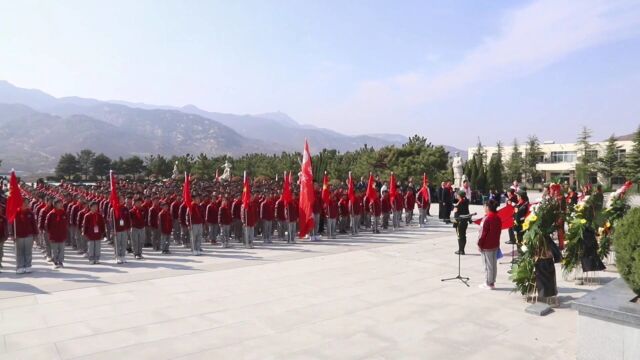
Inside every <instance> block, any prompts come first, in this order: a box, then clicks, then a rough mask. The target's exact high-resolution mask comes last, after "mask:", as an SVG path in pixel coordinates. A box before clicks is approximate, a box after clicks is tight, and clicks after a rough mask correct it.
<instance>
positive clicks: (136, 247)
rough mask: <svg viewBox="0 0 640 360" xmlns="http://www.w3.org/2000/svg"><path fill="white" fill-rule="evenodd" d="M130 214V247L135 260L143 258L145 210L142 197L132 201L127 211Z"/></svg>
mask: <svg viewBox="0 0 640 360" xmlns="http://www.w3.org/2000/svg"><path fill="white" fill-rule="evenodd" d="M129 215H130V216H131V247H132V248H133V256H134V257H135V259H136V260H141V259H144V257H143V256H142V249H143V247H144V238H145V231H146V230H145V225H146V223H147V221H146V215H147V211H146V210H145V208H144V207H143V206H142V199H140V198H136V199H135V200H134V202H133V209H131V211H130V212H129Z"/></svg>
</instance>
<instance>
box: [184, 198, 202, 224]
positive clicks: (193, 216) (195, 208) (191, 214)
mask: <svg viewBox="0 0 640 360" xmlns="http://www.w3.org/2000/svg"><path fill="white" fill-rule="evenodd" d="M187 223H188V224H189V225H199V224H204V211H202V206H200V204H196V203H193V204H191V208H190V209H189V211H188V212H187Z"/></svg>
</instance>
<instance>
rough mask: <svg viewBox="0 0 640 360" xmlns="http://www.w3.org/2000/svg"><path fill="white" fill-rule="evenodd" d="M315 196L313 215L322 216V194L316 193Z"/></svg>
mask: <svg viewBox="0 0 640 360" xmlns="http://www.w3.org/2000/svg"><path fill="white" fill-rule="evenodd" d="M313 196H314V199H313V213H314V214H320V211H321V210H322V195H321V194H320V191H315V192H314V195H313Z"/></svg>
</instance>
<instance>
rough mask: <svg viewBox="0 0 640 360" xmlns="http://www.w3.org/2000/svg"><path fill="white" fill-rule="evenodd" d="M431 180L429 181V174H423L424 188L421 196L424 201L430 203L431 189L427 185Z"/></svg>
mask: <svg viewBox="0 0 640 360" xmlns="http://www.w3.org/2000/svg"><path fill="white" fill-rule="evenodd" d="M428 182H429V180H428V179H427V174H426V173H425V174H422V188H421V189H420V194H422V198H423V199H424V201H427V202H429V187H428V185H427V183H428Z"/></svg>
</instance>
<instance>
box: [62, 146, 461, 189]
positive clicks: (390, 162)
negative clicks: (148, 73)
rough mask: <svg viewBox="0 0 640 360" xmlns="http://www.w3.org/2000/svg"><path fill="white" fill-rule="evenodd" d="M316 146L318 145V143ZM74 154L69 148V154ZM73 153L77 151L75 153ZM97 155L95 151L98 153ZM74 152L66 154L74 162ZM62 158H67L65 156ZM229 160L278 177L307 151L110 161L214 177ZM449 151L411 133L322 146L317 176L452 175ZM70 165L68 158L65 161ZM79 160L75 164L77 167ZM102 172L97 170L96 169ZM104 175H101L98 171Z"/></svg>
mask: <svg viewBox="0 0 640 360" xmlns="http://www.w3.org/2000/svg"><path fill="white" fill-rule="evenodd" d="M310 145H311V147H312V148H311V150H312V151H313V150H314V149H313V144H310ZM69 155H70V154H69ZM71 157H73V159H75V156H73V155H71ZM93 157H96V156H95V155H94V156H93ZM73 159H71V158H68V157H67V159H65V161H67V163H68V162H70V161H71V160H73ZM61 160H62V159H61ZM226 160H228V161H229V162H230V163H231V165H232V166H233V168H232V171H231V172H232V175H233V176H241V175H242V173H243V171H245V170H246V171H247V173H248V174H249V175H250V176H251V177H252V178H256V177H258V176H266V177H270V178H273V177H275V176H276V175H278V177H279V178H282V175H283V173H284V172H285V171H287V172H288V171H291V172H292V173H293V175H294V177H296V175H297V173H298V172H299V171H300V165H301V164H300V163H301V161H302V153H299V152H293V153H288V152H283V153H281V154H279V155H275V154H273V155H272V154H246V155H243V156H240V157H237V158H231V157H227V156H226V155H221V156H214V157H211V156H209V155H206V154H204V153H201V154H199V155H198V156H197V157H196V156H194V155H192V154H186V155H183V156H172V157H171V158H168V159H167V158H165V157H164V156H162V155H155V156H149V157H147V158H146V159H145V161H143V160H142V159H141V158H140V157H138V156H132V157H130V158H126V159H125V158H122V157H120V158H118V159H117V160H114V161H112V162H111V169H112V170H114V172H115V173H116V174H119V175H139V174H142V173H144V174H145V175H147V176H151V175H154V176H157V177H162V178H168V177H170V176H171V173H172V170H173V166H174V164H175V163H176V162H177V164H178V171H179V173H180V174H183V173H184V172H185V171H186V172H189V173H192V174H194V175H196V176H197V177H200V178H204V179H211V178H213V176H215V173H216V169H218V170H219V174H220V175H222V171H223V169H222V166H223V164H224V162H225V161H226ZM448 161H449V154H448V153H447V151H446V150H445V149H444V147H442V146H434V145H432V144H431V143H428V142H427V139H426V138H424V137H421V136H418V135H415V136H413V137H411V138H409V139H408V141H407V143H405V144H404V145H402V146H401V147H394V146H387V147H383V148H381V149H378V150H376V149H374V148H372V147H368V146H364V147H362V148H360V149H358V150H355V151H348V152H345V153H341V152H339V151H336V150H328V149H323V150H322V151H320V152H319V153H317V154H316V155H313V156H312V166H313V169H312V170H313V173H314V180H315V181H317V182H321V181H322V176H323V174H324V172H325V171H327V173H328V174H329V176H330V177H331V179H332V180H334V179H335V180H344V179H346V178H347V176H348V174H349V171H351V172H352V173H353V177H354V178H356V179H357V178H359V177H360V176H365V177H366V176H368V175H369V172H373V173H374V174H376V175H380V177H381V178H382V180H386V179H388V177H389V174H390V173H391V171H393V172H395V174H396V176H397V178H398V179H399V180H401V181H405V180H406V179H408V178H409V177H414V178H415V179H422V174H423V173H426V174H427V175H428V176H429V179H430V181H431V182H432V183H439V182H440V181H443V180H447V179H449V180H450V179H451V176H450V175H449V171H450V169H448ZM74 164H76V165H77V163H74V162H73V161H71V165H70V166H66V167H65V172H64V174H66V175H62V174H60V173H58V175H59V176H72V175H75V174H77V173H79V172H80V170H79V169H78V168H77V166H76V165H74ZM65 165H69V164H65ZM74 166H76V167H74ZM96 175H98V174H96ZM99 176H101V175H99Z"/></svg>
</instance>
